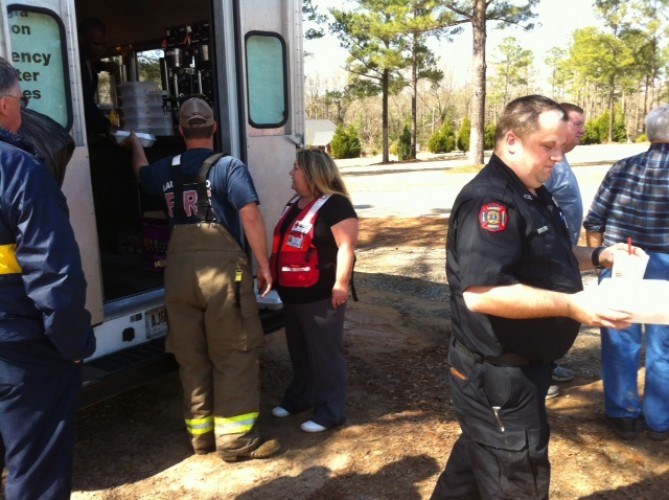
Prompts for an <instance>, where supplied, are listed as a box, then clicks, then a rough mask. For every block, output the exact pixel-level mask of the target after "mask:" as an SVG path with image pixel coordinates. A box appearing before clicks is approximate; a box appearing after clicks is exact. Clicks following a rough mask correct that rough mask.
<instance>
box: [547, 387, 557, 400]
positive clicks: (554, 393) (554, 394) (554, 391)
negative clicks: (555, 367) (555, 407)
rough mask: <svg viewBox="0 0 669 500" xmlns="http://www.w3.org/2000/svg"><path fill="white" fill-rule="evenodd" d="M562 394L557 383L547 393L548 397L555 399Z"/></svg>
mask: <svg viewBox="0 0 669 500" xmlns="http://www.w3.org/2000/svg"><path fill="white" fill-rule="evenodd" d="M559 394H560V388H559V387H558V386H557V385H551V386H550V387H549V388H548V393H546V399H553V398H555V397H557V396H558V395H559Z"/></svg>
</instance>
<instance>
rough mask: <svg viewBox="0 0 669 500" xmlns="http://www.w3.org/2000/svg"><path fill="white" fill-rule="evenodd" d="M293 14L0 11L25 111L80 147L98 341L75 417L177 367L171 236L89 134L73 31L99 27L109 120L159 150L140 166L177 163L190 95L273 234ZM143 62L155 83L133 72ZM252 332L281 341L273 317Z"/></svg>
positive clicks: (271, 3) (48, 5) (58, 4)
mask: <svg viewBox="0 0 669 500" xmlns="http://www.w3.org/2000/svg"><path fill="white" fill-rule="evenodd" d="M301 7H302V2H301V0H170V1H165V0H0V55H1V56H2V57H4V58H6V59H7V60H9V61H10V62H11V63H12V64H13V65H14V66H15V67H16V68H17V69H19V71H20V75H21V88H22V90H23V93H24V96H26V97H28V98H30V102H29V108H32V109H34V110H36V111H39V112H41V113H43V114H46V115H48V116H50V117H51V118H52V119H54V120H55V121H57V122H58V123H60V124H61V125H63V126H64V127H65V128H66V129H67V130H69V132H70V134H71V136H72V137H73V139H74V141H75V144H76V148H75V150H74V154H73V156H72V158H71V160H70V161H69V163H68V165H67V169H66V172H65V177H64V181H63V191H64V193H65V195H66V197H67V200H68V205H69V209H70V217H71V221H72V224H73V226H74V230H75V233H76V237H77V241H78V243H79V247H80V249H81V253H82V259H83V263H84V269H85V272H86V278H87V281H88V290H87V307H88V309H89V310H90V312H91V314H92V316H93V324H94V328H95V335H96V338H97V350H96V352H95V353H94V355H93V356H91V357H90V358H89V359H87V360H86V361H85V382H84V387H83V394H82V406H85V405H88V404H91V403H93V402H95V401H98V400H100V399H102V398H105V397H109V396H112V395H114V394H116V393H118V392H120V391H122V390H126V389H128V388H130V387H132V386H135V385H138V384H141V383H144V382H146V381H147V380H149V379H150V378H151V377H154V376H157V375H159V374H162V373H165V372H166V371H168V370H172V369H174V367H175V364H174V360H173V359H172V358H171V356H169V355H165V353H164V336H165V334H166V331H167V324H166V317H165V309H164V304H163V299H164V291H163V276H162V269H161V265H162V263H163V262H162V254H163V252H164V250H165V246H166V242H167V239H168V232H167V229H166V227H165V225H164V222H165V221H164V219H161V217H160V216H161V204H160V200H155V199H151V198H149V197H147V196H146V195H144V194H143V193H142V192H141V190H140V189H139V187H138V185H137V182H136V181H135V179H134V177H133V176H132V173H131V166H130V156H129V155H130V153H129V151H128V150H126V149H124V148H121V147H118V145H116V144H114V142H113V141H111V140H110V138H109V137H103V136H96V135H95V134H91V133H87V124H86V120H85V116H84V104H83V101H82V67H81V66H82V62H81V59H80V50H79V46H80V45H79V35H78V31H77V27H78V25H79V23H80V22H81V21H82V20H83V19H86V18H96V19H98V20H100V21H101V22H102V23H103V24H104V25H105V26H106V29H107V37H108V54H107V55H108V56H109V58H112V59H113V60H115V61H116V62H117V63H118V65H119V67H120V69H121V71H119V72H118V73H117V74H116V75H115V76H114V77H112V78H110V80H109V85H108V88H107V90H108V92H109V101H110V102H108V103H106V104H107V106H108V111H109V114H110V116H111V118H112V119H113V120H118V122H119V125H121V127H122V128H125V129H135V130H137V131H139V132H146V133H149V134H153V135H154V136H155V137H156V140H155V143H154V144H153V145H152V147H151V148H150V149H148V150H147V155H148V157H149V160H150V161H153V160H155V159H158V158H161V157H164V156H168V155H173V154H178V153H180V152H181V151H182V150H183V142H182V140H181V138H180V137H179V136H178V134H177V133H176V128H175V123H176V120H175V117H176V116H177V114H178V107H179V105H180V103H181V102H183V100H185V99H186V98H187V97H189V96H191V95H200V96H204V98H206V99H207V100H208V101H209V102H210V103H211V104H212V107H213V109H214V111H215V113H216V117H217V121H218V123H219V129H218V132H217V137H216V143H217V149H218V150H219V151H222V152H224V153H228V154H231V155H233V156H236V157H238V158H240V159H242V160H243V161H244V162H245V163H246V164H247V165H248V166H249V169H250V171H251V174H252V176H253V178H254V182H255V184H256V188H257V190H258V194H259V196H260V200H261V210H262V212H263V214H264V216H265V220H266V223H267V226H268V232H269V231H271V228H272V227H273V225H274V223H275V222H276V220H277V218H278V215H279V214H280V212H281V209H282V208H283V205H284V203H285V202H286V200H288V199H289V197H290V179H289V170H290V169H291V168H292V164H293V161H294V158H295V150H296V148H298V147H301V146H302V145H303V138H304V98H303V71H302V60H303V48H302V28H301V19H302V11H301ZM152 57H153V60H154V61H155V64H154V65H153V73H151V71H149V70H146V71H143V70H142V65H143V64H144V63H145V62H146V61H150V60H151V58H152ZM145 73H146V74H145ZM147 74H149V77H147ZM151 74H152V75H153V76H152V77H151V76H150V75H151ZM102 80H103V79H102ZM143 80H144V81H143ZM100 106H101V109H102V108H104V107H105V103H104V102H103V103H101V104H100ZM268 241H270V242H271V234H268ZM261 318H262V320H263V325H264V328H265V331H266V332H271V331H274V330H277V329H279V328H280V327H281V326H282V321H283V320H282V311H281V308H280V303H275V302H274V301H270V302H269V304H265V305H264V306H262V307H261Z"/></svg>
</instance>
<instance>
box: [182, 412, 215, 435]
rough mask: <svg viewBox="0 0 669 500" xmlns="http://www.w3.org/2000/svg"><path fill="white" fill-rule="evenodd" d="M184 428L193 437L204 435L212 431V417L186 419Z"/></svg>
mask: <svg viewBox="0 0 669 500" xmlns="http://www.w3.org/2000/svg"><path fill="white" fill-rule="evenodd" d="M186 428H187V429H188V432H189V433H190V434H192V435H193V436H197V435H199V434H206V433H207V432H211V431H213V430H214V417H204V418H187V419H186Z"/></svg>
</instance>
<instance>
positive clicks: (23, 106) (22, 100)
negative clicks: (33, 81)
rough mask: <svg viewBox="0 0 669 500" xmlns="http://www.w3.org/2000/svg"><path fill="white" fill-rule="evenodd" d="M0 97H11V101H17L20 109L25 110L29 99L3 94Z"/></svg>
mask: <svg viewBox="0 0 669 500" xmlns="http://www.w3.org/2000/svg"><path fill="white" fill-rule="evenodd" d="M0 97H11V98H12V99H16V100H17V101H19V105H20V106H21V109H26V108H27V107H28V102H29V101H30V99H28V98H27V97H26V96H24V95H22V96H21V97H16V96H15V95H11V94H5V95H0Z"/></svg>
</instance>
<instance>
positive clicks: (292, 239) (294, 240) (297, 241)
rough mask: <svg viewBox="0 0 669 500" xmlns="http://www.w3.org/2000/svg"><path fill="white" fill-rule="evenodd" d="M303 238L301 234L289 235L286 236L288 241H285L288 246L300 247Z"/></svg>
mask: <svg viewBox="0 0 669 500" xmlns="http://www.w3.org/2000/svg"><path fill="white" fill-rule="evenodd" d="M303 240H304V236H303V235H299V236H294V235H292V234H291V235H289V236H288V241H287V242H286V243H287V245H288V246H289V247H293V248H302V241H303Z"/></svg>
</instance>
